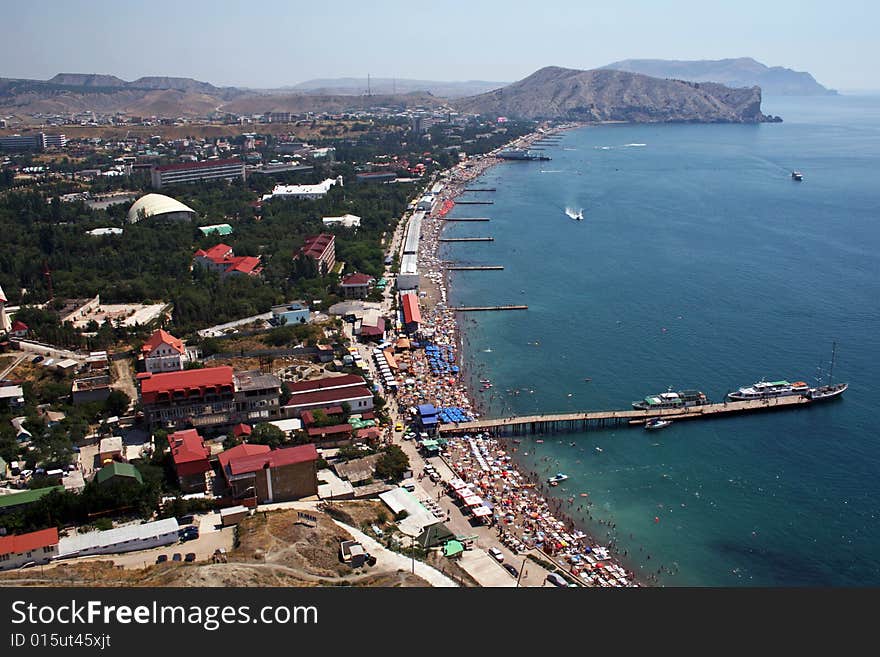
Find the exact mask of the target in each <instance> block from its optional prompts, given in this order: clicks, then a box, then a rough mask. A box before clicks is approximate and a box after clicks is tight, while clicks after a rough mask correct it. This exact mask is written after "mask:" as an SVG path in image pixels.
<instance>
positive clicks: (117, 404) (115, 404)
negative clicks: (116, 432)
mask: <svg viewBox="0 0 880 657" xmlns="http://www.w3.org/2000/svg"><path fill="white" fill-rule="evenodd" d="M129 404H131V398H130V397H129V396H128V395H127V394H125V393H124V392H123V391H122V390H111V391H110V394H109V395H108V396H107V399H106V400H105V401H104V410H105V411H106V412H107V414H108V415H117V416H118V415H124V414H125V412H126V411H127V410H128V406H129Z"/></svg>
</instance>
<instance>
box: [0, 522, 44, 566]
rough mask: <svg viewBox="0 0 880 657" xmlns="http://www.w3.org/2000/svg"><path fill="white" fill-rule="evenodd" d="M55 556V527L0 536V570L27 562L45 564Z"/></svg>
mask: <svg viewBox="0 0 880 657" xmlns="http://www.w3.org/2000/svg"><path fill="white" fill-rule="evenodd" d="M56 556H58V529H57V528H56V527H51V528H49V529H41V530H40V531H37V532H30V533H28V534H15V535H12V536H0V570H14V569H16V568H21V567H22V566H24V565H25V564H27V563H34V564H46V563H49V561H51V560H52V559H54V558H55V557H56Z"/></svg>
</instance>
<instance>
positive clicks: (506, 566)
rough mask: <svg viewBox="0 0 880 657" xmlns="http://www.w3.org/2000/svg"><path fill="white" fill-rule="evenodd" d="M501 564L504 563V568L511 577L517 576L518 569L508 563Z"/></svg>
mask: <svg viewBox="0 0 880 657" xmlns="http://www.w3.org/2000/svg"><path fill="white" fill-rule="evenodd" d="M503 565H504V570H506V571H507V572H509V573H510V575H511V576H512V577H519V571H518V570H517V569H516V568H514V567H513V566H511V565H510V564H509V563H506V564H503Z"/></svg>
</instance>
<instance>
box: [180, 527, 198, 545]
mask: <svg viewBox="0 0 880 657" xmlns="http://www.w3.org/2000/svg"><path fill="white" fill-rule="evenodd" d="M178 536H180V540H181V541H182V542H184V543H185V542H186V541H194V540H195V539H197V538H198V537H199V528H198V527H185V528H184V529H181V530H180V531H179V532H178Z"/></svg>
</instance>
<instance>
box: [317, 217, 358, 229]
mask: <svg viewBox="0 0 880 657" xmlns="http://www.w3.org/2000/svg"><path fill="white" fill-rule="evenodd" d="M321 222H322V223H323V224H324V225H325V226H327V227H328V228H329V227H331V226H342V227H344V228H360V225H361V218H360V217H358V216H357V215H354V214H344V215H342V216H341V217H324V218H322V219H321Z"/></svg>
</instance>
